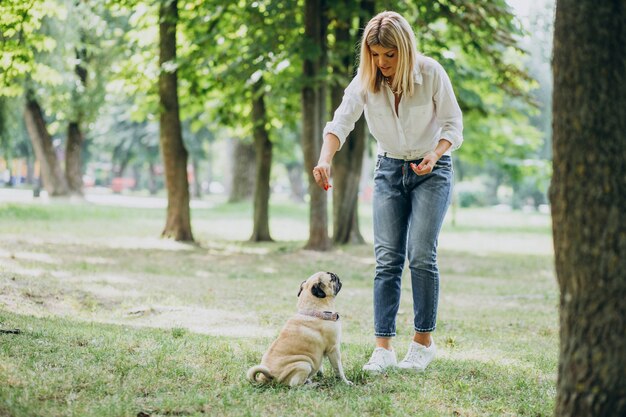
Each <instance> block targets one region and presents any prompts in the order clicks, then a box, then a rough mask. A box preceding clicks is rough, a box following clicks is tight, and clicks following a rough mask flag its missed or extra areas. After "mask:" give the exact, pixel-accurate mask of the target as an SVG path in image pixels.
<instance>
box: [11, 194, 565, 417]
mask: <svg viewBox="0 0 626 417" xmlns="http://www.w3.org/2000/svg"><path fill="white" fill-rule="evenodd" d="M369 212H370V210H369V208H368V207H364V208H362V214H361V220H362V221H361V224H362V228H363V233H364V235H365V236H366V238H368V239H370V235H369V233H370V232H369V230H368V228H370V225H371V216H370V215H369ZM250 216H251V208H250V205H249V204H236V205H229V204H223V203H220V202H216V203H215V204H214V205H213V206H212V207H211V208H205V209H194V210H193V213H192V221H193V228H194V230H193V231H194V235H195V236H196V239H197V240H198V242H199V245H186V244H180V243H175V242H170V241H164V240H161V239H159V238H158V236H159V232H160V230H161V228H162V226H163V224H164V223H163V222H164V210H161V209H135V208H132V209H131V208H120V207H104V206H96V205H89V204H78V203H52V204H0V231H2V233H1V234H0V330H7V329H20V330H21V333H19V334H12V333H4V334H3V333H0V415H10V416H32V415H46V416H73V415H75V416H137V415H138V414H139V413H141V412H143V413H146V414H148V415H152V416H172V415H176V416H181V415H184V416H187V415H191V416H193V415H197V416H200V415H215V416H224V415H228V416H292V415H298V416H300V415H302V416H309V415H310V416H367V415H371V416H407V415H411V416H548V415H551V414H552V411H553V404H554V395H555V384H556V367H557V338H558V322H557V301H558V296H557V287H556V283H555V280H554V272H553V257H552V253H551V251H549V250H545V248H546V247H549V243H550V224H549V219H548V218H547V216H545V215H543V216H542V215H538V214H529V215H525V214H521V213H494V212H491V211H488V210H458V211H457V213H456V218H455V224H453V222H452V219H451V218H449V219H448V220H447V221H446V224H445V226H444V230H443V232H442V235H441V248H440V269H441V274H442V278H441V297H440V304H439V305H440V307H439V317H438V329H437V331H436V333H435V338H436V341H437V342H438V346H439V349H440V354H439V356H438V359H437V360H436V361H435V362H433V364H432V365H431V367H429V369H428V371H427V372H426V373H423V374H419V375H414V374H404V373H400V372H392V373H390V374H388V375H385V376H383V377H381V378H374V377H371V376H368V375H364V374H363V373H362V372H361V370H360V369H361V366H362V364H363V363H364V362H365V361H366V360H367V358H368V357H369V354H370V353H371V349H372V336H371V333H372V305H371V304H372V303H371V294H372V275H373V269H374V264H373V254H372V253H373V251H372V247H371V244H366V245H362V246H346V247H338V248H335V249H334V250H333V251H331V252H328V253H317V252H311V251H304V250H302V249H301V247H302V246H303V243H304V240H305V239H306V233H307V231H308V226H307V224H306V219H307V208H306V206H302V205H293V204H291V203H287V202H281V201H278V202H274V203H273V204H272V218H271V226H272V234H273V236H274V238H275V239H278V240H277V241H276V242H273V243H264V244H252V243H249V242H246V241H245V240H246V239H247V237H248V236H249V234H250V232H251V222H250ZM318 270H327V271H334V272H336V273H338V275H339V276H340V277H341V278H342V281H343V283H344V287H343V289H342V291H341V293H340V294H339V297H338V299H337V308H338V310H339V312H340V313H341V315H342V322H343V344H342V349H343V352H342V353H343V355H342V356H343V361H344V367H345V368H346V373H347V376H348V378H349V379H351V380H352V381H354V382H355V385H354V386H353V387H346V386H343V385H342V384H341V383H340V382H339V381H338V380H336V379H335V378H334V376H333V373H332V371H331V370H330V369H331V368H330V366H329V364H328V363H326V365H325V366H326V369H327V372H326V374H325V375H324V376H323V377H320V378H319V379H318V382H319V383H320V384H319V386H318V387H317V388H315V389H293V390H290V389H287V388H284V387H279V386H268V387H255V386H252V385H250V384H249V383H248V382H247V381H246V380H245V372H246V370H247V369H248V368H249V367H250V366H252V365H255V364H257V363H259V362H260V359H261V356H262V354H263V352H264V351H265V349H267V347H268V346H269V344H270V343H271V341H272V340H273V338H274V337H275V336H276V335H277V333H278V331H279V330H280V328H281V327H282V325H283V324H284V322H285V320H286V318H287V317H288V316H289V315H290V314H292V313H293V312H294V310H295V302H296V294H297V289H298V285H299V284H300V282H301V281H302V280H304V279H305V278H306V277H308V276H309V275H310V274H312V273H313V272H315V271H318ZM405 278H408V277H406V276H405ZM411 321H412V306H411V290H410V280H409V279H405V280H404V283H403V297H402V303H401V306H400V312H399V315H398V338H397V340H396V343H395V347H396V349H397V351H398V354H399V356H402V355H403V354H404V352H405V351H406V345H407V344H408V341H409V338H410V334H411V329H412V326H411Z"/></svg>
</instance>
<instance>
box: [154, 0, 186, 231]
mask: <svg viewBox="0 0 626 417" xmlns="http://www.w3.org/2000/svg"><path fill="white" fill-rule="evenodd" d="M177 3H178V2H177V0H168V1H162V2H161V5H160V6H159V39H160V45H159V46H160V53H159V66H160V68H161V72H160V74H159V98H160V105H161V118H160V119H161V120H160V127H161V129H160V144H161V152H162V154H163V165H164V168H165V186H166V188H167V220H166V223H165V228H164V229H163V233H162V234H161V235H162V236H163V237H167V238H173V239H175V240H178V241H193V235H192V233H191V218H190V210H189V182H188V180H187V158H188V154H187V149H185V145H184V143H183V136H182V131H181V125H180V114H179V107H178V79H177V74H176V69H175V65H177V62H176V23H177V21H178V5H177Z"/></svg>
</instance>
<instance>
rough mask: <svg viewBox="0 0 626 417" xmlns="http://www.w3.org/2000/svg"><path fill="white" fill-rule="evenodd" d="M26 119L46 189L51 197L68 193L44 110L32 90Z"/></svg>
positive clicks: (29, 94)
mask: <svg viewBox="0 0 626 417" xmlns="http://www.w3.org/2000/svg"><path fill="white" fill-rule="evenodd" d="M24 121H25V122H26V130H28V135H29V136H30V140H31V143H32V145H33V149H34V150H35V156H36V157H37V160H38V161H39V166H40V169H41V173H40V177H41V181H42V185H43V187H44V189H45V190H46V191H47V192H48V195H50V196H51V197H58V196H64V195H67V194H68V192H69V188H68V186H67V181H66V180H65V176H64V175H63V171H62V169H61V165H60V164H59V159H58V158H57V154H56V150H55V149H54V146H53V145H52V137H51V136H50V133H49V132H48V128H47V127H46V120H45V118H44V114H43V110H42V109H41V106H40V105H39V101H38V100H37V98H36V97H35V93H34V92H33V91H32V90H30V89H29V90H28V91H27V93H26V105H25V108H24Z"/></svg>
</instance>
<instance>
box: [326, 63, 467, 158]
mask: <svg viewBox="0 0 626 417" xmlns="http://www.w3.org/2000/svg"><path fill="white" fill-rule="evenodd" d="M417 64H418V65H417V68H416V69H415V70H414V71H415V83H416V84H417V85H416V86H415V90H414V93H413V95H412V96H408V95H406V94H403V95H402V98H401V100H400V103H399V104H398V113H397V114H396V111H395V97H394V95H393V92H392V91H391V88H389V86H388V85H387V84H386V83H383V84H384V85H383V86H382V87H381V89H380V90H379V91H378V93H373V92H371V91H369V90H367V91H365V90H364V89H363V88H362V86H361V80H360V74H357V76H356V77H354V79H353V80H352V82H351V83H350V85H348V88H346V90H345V92H344V96H343V100H342V101H341V105H340V106H339V107H338V108H337V110H336V111H335V116H334V118H333V120H332V121H331V122H328V123H327V124H326V127H325V128H324V136H326V134H327V133H333V134H334V135H335V136H337V137H338V138H339V141H340V145H339V148H340V149H341V147H342V146H343V144H344V143H345V141H346V138H347V137H348V134H349V133H350V132H351V131H352V129H354V124H355V123H356V121H357V120H358V119H359V117H361V113H363V111H365V119H366V120H367V125H368V127H369V129H370V132H371V133H372V135H373V136H374V138H376V140H377V142H378V153H379V154H383V153H385V152H387V153H389V154H392V155H400V156H407V157H409V156H410V157H411V159H418V158H420V157H422V156H424V155H425V154H426V153H427V152H429V151H432V150H434V149H435V147H436V146H437V143H438V142H439V140H441V139H446V140H448V141H449V142H450V143H452V147H451V148H450V149H449V150H448V151H447V152H446V154H449V153H450V152H451V151H452V150H455V149H457V148H458V147H459V146H461V143H462V142H463V114H462V113H461V109H460V108H459V104H458V103H457V101H456V97H455V96H454V91H453V90H452V84H451V83H450V78H449V77H448V74H446V71H445V70H444V69H443V67H442V66H441V64H439V63H438V62H437V61H435V60H434V59H432V58H428V57H425V56H422V55H420V56H418V60H417Z"/></svg>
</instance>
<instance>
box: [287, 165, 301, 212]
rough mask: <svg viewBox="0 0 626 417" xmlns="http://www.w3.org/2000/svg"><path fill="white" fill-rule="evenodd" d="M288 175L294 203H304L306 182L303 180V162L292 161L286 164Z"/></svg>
mask: <svg viewBox="0 0 626 417" xmlns="http://www.w3.org/2000/svg"><path fill="white" fill-rule="evenodd" d="M285 169H286V170H287V177H288V179H289V189H290V193H289V195H290V198H291V201H293V202H294V203H304V196H305V195H306V192H305V191H304V182H303V181H302V164H301V163H299V162H291V163H287V164H285Z"/></svg>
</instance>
